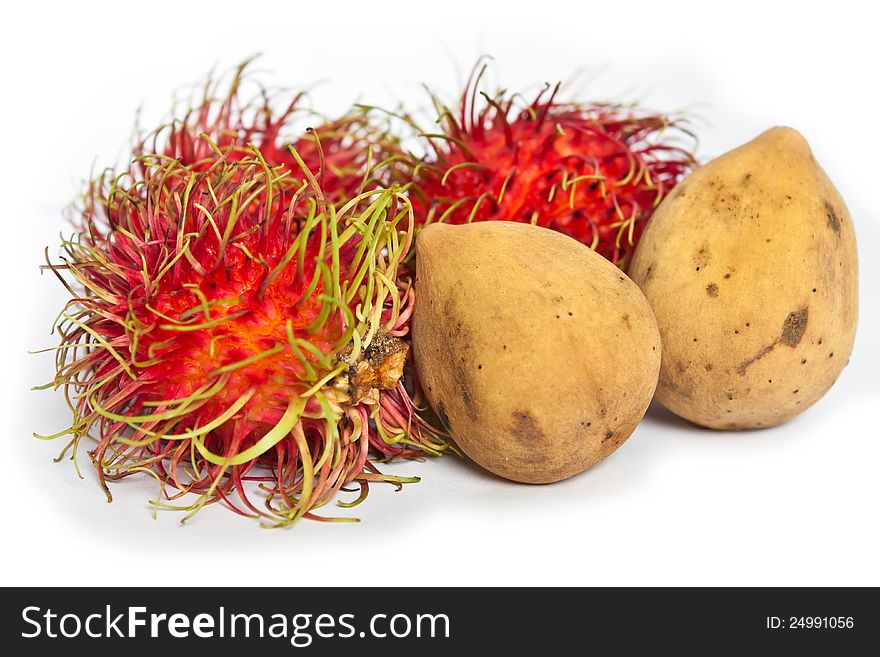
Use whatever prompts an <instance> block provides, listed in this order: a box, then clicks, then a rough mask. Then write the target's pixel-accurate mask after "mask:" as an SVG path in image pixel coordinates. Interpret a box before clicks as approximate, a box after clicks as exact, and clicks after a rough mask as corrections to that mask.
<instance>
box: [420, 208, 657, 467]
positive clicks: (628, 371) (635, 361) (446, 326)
mask: <svg viewBox="0 0 880 657" xmlns="http://www.w3.org/2000/svg"><path fill="white" fill-rule="evenodd" d="M416 254H417V255H416V263H417V274H416V295H417V299H418V302H417V304H416V311H415V315H414V317H413V351H414V356H415V362H416V367H417V368H418V373H419V377H420V379H421V381H422V385H423V387H424V389H425V391H426V393H427V396H428V399H429V401H430V402H431V405H432V406H433V408H434V409H435V410H436V411H437V414H438V415H439V416H440V418H441V419H442V420H443V422H444V423H445V424H446V426H447V427H448V428H449V430H450V432H451V433H452V436H453V438H454V439H455V441H456V443H457V444H458V445H459V446H460V447H461V449H462V450H463V451H464V452H465V453H466V454H467V455H468V456H469V457H470V458H472V459H473V460H474V461H476V462H477V463H478V464H479V465H481V466H483V467H484V468H486V469H487V470H490V471H491V472H494V473H495V474H497V475H500V476H502V477H506V478H508V479H513V480H515V481H521V482H527V483H549V482H553V481H558V480H560V479H565V478H567V477H570V476H572V475H574V474H577V473H579V472H581V471H583V470H585V469H586V468H588V467H590V466H591V465H593V464H594V463H597V462H599V461H601V460H602V459H603V458H605V457H606V456H608V455H609V454H610V453H611V452H613V451H614V450H615V449H617V447H618V446H620V444H621V443H622V442H623V441H624V440H626V439H627V438H628V437H629V435H630V434H631V433H632V432H633V430H634V429H635V427H636V425H637V424H638V423H639V421H640V420H641V419H642V416H643V415H644V413H645V411H646V410H647V408H648V404H649V403H650V401H651V397H652V395H653V392H654V387H655V386H656V383H657V373H658V369H659V366H660V340H659V334H658V332H657V326H656V323H655V321H654V317H653V315H652V313H651V309H650V307H649V305H648V302H647V300H646V299H645V297H644V296H643V295H642V293H641V292H640V291H639V289H638V287H636V285H634V284H633V282H632V281H630V279H629V278H627V277H626V276H624V275H623V274H622V273H621V272H620V270H618V269H617V268H616V267H615V266H614V265H612V264H611V263H609V262H608V261H607V260H605V259H604V258H602V257H601V256H599V255H597V254H596V253H595V252H593V251H591V250H590V249H589V248H588V247H586V246H584V245H583V244H581V243H579V242H577V241H575V240H573V239H571V238H569V237H566V236H565V235H562V234H560V233H557V232H554V231H551V230H547V229H545V228H539V227H537V226H531V225H528V224H520V223H511V222H504V221H492V222H481V223H474V224H467V225H460V226H449V225H445V224H433V225H429V226H427V227H426V228H425V229H423V230H422V232H421V234H420V235H419V237H418V240H417V243H416Z"/></svg>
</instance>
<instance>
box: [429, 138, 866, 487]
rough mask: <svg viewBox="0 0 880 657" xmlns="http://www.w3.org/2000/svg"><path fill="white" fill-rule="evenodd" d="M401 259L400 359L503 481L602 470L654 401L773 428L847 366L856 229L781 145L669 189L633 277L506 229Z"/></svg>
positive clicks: (757, 146) (578, 248)
mask: <svg viewBox="0 0 880 657" xmlns="http://www.w3.org/2000/svg"><path fill="white" fill-rule="evenodd" d="M416 248H417V263H418V264H417V276H416V291H417V294H418V305H417V312H416V315H415V317H414V320H413V347H414V355H415V359H416V364H417V367H418V369H419V375H420V378H421V380H422V382H423V385H424V388H425V391H426V393H427V396H428V399H429V401H430V402H431V404H432V406H433V408H434V410H435V411H436V412H437V414H438V415H439V416H440V418H441V419H442V421H443V422H444V423H445V424H446V426H447V428H448V429H449V430H450V432H451V434H452V436H453V437H454V439H455V441H456V442H457V444H458V445H459V446H460V447H461V449H462V450H463V451H464V452H465V453H466V454H467V455H468V456H469V457H471V458H472V459H473V460H474V461H476V462H477V463H478V464H480V465H481V466H483V467H484V468H486V469H487V470H490V471H491V472H493V473H495V474H497V475H500V476H502V477H505V478H508V479H513V480H515V481H522V482H528V483H549V482H553V481H559V480H561V479H565V478H567V477H570V476H572V475H575V474H577V473H579V472H581V471H583V470H585V469H587V468H589V467H590V466H592V465H594V464H595V463H597V462H599V461H601V460H602V459H603V458H605V457H606V456H608V455H609V454H610V453H611V452H613V451H614V450H615V449H616V448H617V447H618V446H619V445H620V444H621V443H622V442H623V441H624V440H626V439H627V438H628V437H629V436H630V434H631V433H632V432H633V430H634V429H635V428H636V426H637V425H638V423H639V422H640V421H641V419H642V417H643V416H644V414H645V412H646V411H647V409H648V406H649V404H650V402H651V399H652V397H653V396H654V395H655V389H656V397H657V399H658V400H659V401H660V402H661V403H662V404H663V405H665V406H666V407H667V408H669V409H670V410H671V411H673V412H674V413H676V414H677V415H679V416H681V417H683V418H685V419H686V420H689V421H690V422H693V423H694V424H698V425H701V426H704V427H710V428H714V429H752V428H757V427H768V426H773V425H776V424H779V423H781V422H784V421H786V420H788V419H790V418H791V417H793V416H795V415H797V414H798V413H800V412H801V411H803V410H804V409H806V408H807V407H809V406H810V405H811V404H813V403H814V402H816V401H817V400H818V399H819V398H820V397H822V395H823V394H825V392H826V391H827V390H828V388H829V387H831V385H832V384H833V383H834V381H835V380H836V378H837V376H838V375H839V374H840V371H841V370H842V369H843V367H844V365H845V364H846V362H847V360H848V358H849V354H850V352H851V350H852V344H853V339H854V336H855V328H856V318H857V312H858V293H857V257H856V242H855V235H854V232H853V227H852V221H851V219H850V216H849V212H848V211H847V209H846V206H845V205H844V203H843V200H842V199H841V197H840V195H839V194H838V192H837V190H836V189H835V188H834V186H833V184H832V183H831V181H830V180H829V179H828V177H827V176H826V174H825V172H824V171H823V170H822V169H821V167H820V166H819V165H818V164H817V163H816V161H815V159H814V158H813V155H812V152H811V151H810V148H809V146H808V145H807V143H806V141H805V140H804V139H803V137H801V135H800V134H798V133H797V132H796V131H794V130H791V129H789V128H773V129H771V130H768V131H767V132H765V133H764V134H762V135H761V136H759V137H758V138H757V139H755V140H754V141H752V142H750V143H748V144H746V145H744V146H742V147H740V148H738V149H736V150H734V151H731V152H730V153H727V154H726V155H723V156H721V157H719V158H718V159H716V160H714V161H712V162H711V163H709V164H707V165H706V166H704V167H702V168H700V169H698V170H697V171H695V172H694V173H693V174H692V175H691V176H690V177H688V178H687V179H686V180H685V181H683V182H682V183H680V184H679V185H678V186H677V187H676V189H675V190H674V191H673V193H672V194H671V195H670V196H669V197H667V198H666V199H665V200H664V201H663V202H662V203H661V205H660V207H658V209H657V210H656V212H655V214H654V216H653V218H652V219H651V222H650V224H649V225H648V228H647V229H646V231H645V233H644V235H643V236H642V239H641V241H640V243H639V245H638V248H637V250H636V253H635V256H634V259H633V261H632V263H631V266H630V268H629V276H630V277H629V278H628V277H627V276H625V275H624V274H623V273H622V272H621V271H620V270H619V269H618V268H617V267H615V266H614V265H612V264H611V263H609V262H608V261H606V260H605V259H603V258H602V257H600V256H599V255H597V254H596V253H594V252H593V251H591V250H590V249H589V248H587V247H586V246H584V245H582V244H580V243H579V242H576V241H575V240H573V239H571V238H568V237H566V236H564V235H561V234H559V233H555V232H552V231H550V230H547V229H543V228H539V227H535V226H530V225H524V224H517V223H509V222H487V223H475V224H470V225H464V226H447V225H443V224H435V225H431V226H428V227H427V228H425V229H424V230H423V231H422V233H421V235H420V236H419V238H418V241H417V245H416ZM661 354H662V357H661Z"/></svg>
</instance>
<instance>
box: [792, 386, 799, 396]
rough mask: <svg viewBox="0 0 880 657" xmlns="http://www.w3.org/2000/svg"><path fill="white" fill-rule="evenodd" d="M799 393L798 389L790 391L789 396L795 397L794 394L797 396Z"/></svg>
mask: <svg viewBox="0 0 880 657" xmlns="http://www.w3.org/2000/svg"><path fill="white" fill-rule="evenodd" d="M799 392H800V388H798V389H797V390H792V391H791V394H793V395H796V394H798V393H799Z"/></svg>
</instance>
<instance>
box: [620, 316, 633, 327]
mask: <svg viewBox="0 0 880 657" xmlns="http://www.w3.org/2000/svg"><path fill="white" fill-rule="evenodd" d="M620 319H622V320H623V323H624V324H626V328H628V329H630V330H632V325H631V324H630V323H629V315H622V316H621V318H620Z"/></svg>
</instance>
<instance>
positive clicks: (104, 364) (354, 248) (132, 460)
mask: <svg viewBox="0 0 880 657" xmlns="http://www.w3.org/2000/svg"><path fill="white" fill-rule="evenodd" d="M229 129H230V130H231V132H233V133H235V134H237V135H238V136H237V137H236V138H235V140H234V141H233V142H230V143H229V144H226V145H223V144H221V143H218V142H216V141H213V140H211V139H209V138H208V137H207V136H203V137H202V138H201V140H200V141H192V142H189V141H184V138H183V137H182V135H183V134H184V133H182V132H176V133H172V134H174V135H177V136H176V137H175V138H174V139H173V140H171V141H169V145H168V147H167V148H165V149H161V148H160V149H157V150H156V152H155V153H152V154H151V153H146V152H141V153H139V154H138V157H137V159H136V161H135V164H133V165H132V167H131V168H130V169H129V170H128V171H126V172H125V173H123V174H122V175H118V176H116V175H112V174H110V173H105V174H104V175H103V176H101V177H100V178H99V179H98V180H97V181H95V182H94V183H93V184H92V185H91V186H90V188H89V191H88V194H87V196H86V199H85V202H84V204H83V207H82V217H81V225H82V228H83V231H82V232H81V233H80V234H79V235H77V236H75V237H74V238H73V239H72V240H70V241H67V242H65V243H64V244H63V252H64V255H63V258H62V263H61V264H49V265H48V268H50V269H51V270H52V271H54V272H55V273H56V274H57V275H58V277H59V279H61V280H62V282H63V283H64V284H65V286H66V287H67V289H68V290H69V291H70V294H71V299H70V301H69V302H68V304H67V306H66V308H65V310H64V311H63V312H62V314H61V316H60V318H59V320H58V322H57V324H56V330H57V331H58V332H59V333H60V335H61V346H60V347H59V348H58V351H57V359H56V360H57V374H56V377H55V380H54V387H56V388H57V387H61V388H63V389H64V391H65V393H66V396H67V399H68V403H69V405H70V407H71V409H72V410H73V414H74V421H73V424H72V426H71V427H70V428H69V429H67V430H66V431H63V432H60V433H59V434H56V435H54V436H44V437H45V438H57V437H60V436H64V435H69V436H72V437H71V440H70V442H69V443H68V445H67V447H66V448H65V450H64V452H63V454H64V453H67V452H68V451H69V450H72V458H74V460H75V456H76V453H77V448H78V447H79V445H80V443H81V442H82V441H83V440H84V439H87V438H92V439H94V441H95V442H96V445H95V446H94V448H93V449H92V450H91V451H90V452H89V455H90V457H91V459H92V461H93V463H94V465H95V467H96V469H97V471H98V473H99V477H100V481H101V483H102V485H103V486H104V489H105V491H106V492H107V495H108V499H110V492H109V489H108V487H107V483H108V482H111V481H114V480H118V479H122V478H124V477H127V476H130V475H134V474H138V473H148V474H149V475H151V476H152V477H154V478H155V479H156V480H157V481H158V482H159V483H160V486H161V495H164V497H165V498H166V499H165V500H162V499H161V497H160V499H159V500H157V501H156V502H155V505H156V508H160V507H162V508H178V509H184V510H187V511H190V512H191V513H192V512H195V511H196V510H198V509H199V508H201V507H202V506H204V505H205V504H208V503H211V502H217V501H219V502H222V503H223V504H225V505H227V506H228V507H230V508H232V509H233V510H235V511H237V512H238V513H241V514H243V515H248V516H254V517H258V518H260V519H261V520H262V521H263V522H264V523H265V524H268V525H273V526H275V525H285V524H290V523H292V522H295V521H296V520H297V519H299V518H300V517H309V518H317V516H315V515H314V513H313V510H314V509H316V508H317V507H320V506H322V505H324V504H326V503H327V502H328V501H330V500H331V499H332V498H333V497H334V495H335V494H336V493H337V491H339V490H341V489H343V487H344V486H346V485H347V484H350V483H355V484H358V485H359V486H360V490H361V494H360V496H359V497H358V498H357V499H356V500H355V501H354V502H353V503H352V504H354V503H357V502H360V501H361V500H362V499H363V498H364V497H365V496H366V494H367V492H368V487H369V482H371V481H385V482H392V483H395V484H397V485H400V484H402V483H404V482H407V481H413V480H414V479H409V478H401V477H393V476H387V475H384V474H380V473H379V471H378V469H377V467H376V462H377V461H378V460H383V459H387V458H391V457H413V456H418V455H423V454H426V453H427V454H436V453H439V452H441V451H442V450H444V449H446V448H447V446H448V444H447V442H446V440H445V438H444V436H443V435H442V434H441V433H440V432H439V431H437V430H435V429H434V428H433V427H432V426H431V425H430V424H428V423H427V422H425V421H424V420H423V419H422V418H421V417H420V415H419V413H418V411H417V405H416V403H414V401H413V399H412V398H411V395H410V392H408V390H407V389H406V388H405V387H404V385H403V382H402V381H401V376H402V373H403V367H404V362H405V360H406V356H407V350H408V346H407V344H406V343H405V342H404V341H403V340H402V339H401V338H403V337H404V336H405V335H406V334H407V333H408V331H409V317H410V314H411V312H412V307H413V303H414V295H413V290H412V287H411V282H410V280H409V279H408V278H407V277H406V276H405V275H403V274H402V270H401V263H402V261H403V260H404V259H405V258H406V256H407V253H408V251H409V248H410V246H411V243H412V238H413V230H414V222H413V214H412V209H411V207H410V204H409V201H408V199H407V198H406V197H405V196H404V195H403V194H402V193H401V191H400V190H399V189H397V188H390V189H372V190H368V191H364V192H362V193H360V194H357V195H354V196H353V197H352V198H350V199H348V200H347V202H345V203H341V199H342V198H343V197H344V196H345V194H347V193H348V191H349V189H350V188H349V187H348V186H347V184H341V185H340V187H339V188H337V190H338V195H336V192H332V191H331V192H328V191H327V190H325V189H324V188H323V187H322V185H321V183H320V181H319V180H318V177H317V176H316V175H313V173H312V172H311V170H310V168H309V167H308V166H307V164H306V163H305V162H304V161H303V159H302V157H301V156H300V155H299V154H298V152H297V151H296V149H295V148H290V149H289V150H288V151H287V153H288V155H285V156H284V157H282V156H281V151H280V150H278V149H276V150H273V149H271V148H270V149H269V152H270V154H271V155H272V157H273V163H270V162H268V160H267V158H266V156H265V154H264V153H263V151H262V150H261V149H260V148H257V147H256V146H253V145H252V146H250V147H248V148H246V149H245V148H244V147H242V146H240V145H239V143H238V140H240V139H241V140H247V139H249V138H250V136H243V135H248V134H249V133H248V129H246V128H242V127H241V126H240V125H239V126H231V125H230V126H229ZM225 131H226V128H225V127H224V128H222V129H220V128H217V129H216V130H212V132H213V134H214V135H215V136H216V135H217V134H218V133H221V132H223V133H225ZM261 134H262V136H263V137H265V139H266V140H268V141H264V142H263V146H266V145H267V144H272V143H274V140H273V138H272V137H271V135H272V134H273V133H272V129H270V128H268V127H266V126H264V127H263V128H262V130H261ZM316 147H317V145H316ZM288 156H289V158H290V161H292V162H293V164H294V165H295V166H296V174H295V173H294V171H293V167H292V166H290V161H288V159H287V158H288ZM318 156H319V159H320V152H319V153H318ZM323 161H324V162H327V161H328V160H327V159H326V158H324V159H323ZM367 174H368V172H367V173H364V172H361V175H360V180H361V181H363V180H365V179H366V175H367ZM327 180H328V178H326V177H325V178H324V181H325V182H326V181H327ZM331 189H333V187H332V186H331ZM334 196H335V198H334ZM95 235H100V236H101V238H100V239H94V236H95ZM68 278H72V279H73V280H72V281H71V282H70V283H69V282H68V281H67V279H68ZM411 389H412V388H411ZM413 394H414V395H416V398H417V397H418V392H417V391H415V392H414V393H413ZM187 493H196V494H197V495H198V497H197V499H196V501H194V502H192V503H185V502H179V503H175V502H172V500H178V499H180V498H182V497H183V496H184V495H185V494H187ZM255 495H261V496H262V497H263V504H262V505H258V504H256V503H255V500H254V496H255ZM340 504H341V505H343V506H350V505H351V504H343V503H342V502H340ZM189 515H190V514H188V515H187V516H186V517H189Z"/></svg>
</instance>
